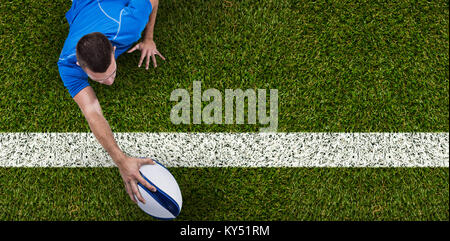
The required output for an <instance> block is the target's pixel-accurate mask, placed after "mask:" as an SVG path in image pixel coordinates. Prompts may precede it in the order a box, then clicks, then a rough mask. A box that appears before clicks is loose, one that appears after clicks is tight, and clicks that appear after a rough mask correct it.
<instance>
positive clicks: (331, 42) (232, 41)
mask: <svg viewBox="0 0 450 241" xmlns="http://www.w3.org/2000/svg"><path fill="white" fill-rule="evenodd" d="M231 2H232V4H229V3H227V2H226V1H221V0H213V1H175V0H168V1H161V3H160V8H159V12H158V19H157V23H156V26H155V39H156V44H157V46H158V49H159V50H160V52H161V53H162V54H163V55H164V56H165V57H166V58H167V61H166V62H164V61H162V60H160V59H158V68H156V69H153V68H151V69H150V70H148V71H145V69H143V68H141V69H138V68H137V64H138V61H139V56H140V53H138V52H135V53H132V54H126V53H125V54H123V55H122V56H120V57H119V59H118V64H119V65H118V66H119V69H118V76H117V80H116V83H114V85H113V86H111V87H107V86H102V85H100V84H97V83H93V84H92V85H93V87H94V90H95V91H96V93H97V96H98V98H99V100H100V103H101V105H102V108H103V111H104V114H105V117H106V119H107V120H108V121H109V124H110V125H111V128H112V130H113V131H116V132H117V131H126V132H129V131H139V132H140V131H145V132H160V131H169V132H171V131H185V132H190V131H196V132H216V131H220V132H222V131H235V132H244V131H245V132H249V131H251V132H253V131H258V130H259V127H260V126H259V125H206V124H202V125H173V124H172V123H171V121H170V110H171V108H172V107H173V106H174V105H175V103H174V102H170V101H169V98H170V93H171V92H172V91H173V90H175V89H177V88H185V89H188V90H192V82H193V81H194V80H202V81H203V86H202V87H203V88H204V89H207V88H216V89H218V90H220V91H222V93H223V92H224V90H225V89H226V88H230V89H238V88H240V89H247V88H252V89H258V88H261V89H270V88H274V89H278V91H279V127H278V130H279V131H283V132H293V131H306V132H322V131H331V132H343V131H352V132H388V131H400V132H411V131H415V132H417V131H420V132H436V131H446V132H448V131H449V118H448V116H449V112H448V104H449V64H448V63H449V54H448V52H449V28H448V27H449V10H448V8H449V5H448V1H431V2H429V1H397V2H395V3H391V2H387V3H386V2H374V1H358V3H355V2H354V1H294V0H292V1H287V0H283V1H269V0H267V1H250V0H245V1H231ZM70 4H71V2H70V1H68V0H58V1H51V2H41V1H30V0H28V1H3V2H2V4H1V6H0V26H1V28H0V35H1V39H0V46H1V56H0V72H1V75H0V82H1V83H2V84H1V85H0V93H1V97H0V98H1V99H0V130H1V131H30V132H42V131H52V132H71V131H75V132H80V131H83V132H84V131H90V130H89V126H88V124H87V122H86V121H85V119H84V117H83V116H82V114H81V112H80V110H79V109H78V107H77V105H76V104H75V102H74V101H72V100H71V98H70V96H69V94H68V92H67V90H66V89H65V87H64V86H63V84H62V81H61V80H60V77H59V73H58V68H57V65H56V62H57V60H58V56H59V54H60V51H61V49H62V46H63V43H64V40H65V38H66V36H67V34H68V24H67V21H66V20H65V17H64V14H65V12H66V11H67V10H68V9H69V8H70Z"/></svg>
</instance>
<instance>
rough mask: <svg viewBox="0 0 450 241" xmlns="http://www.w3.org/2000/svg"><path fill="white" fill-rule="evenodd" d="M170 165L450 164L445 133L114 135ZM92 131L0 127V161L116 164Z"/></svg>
mask: <svg viewBox="0 0 450 241" xmlns="http://www.w3.org/2000/svg"><path fill="white" fill-rule="evenodd" d="M114 136H115V138H116V141H117V143H118V145H119V147H120V148H121V149H122V150H123V151H124V152H125V153H126V154H128V155H131V156H135V157H150V158H154V159H157V160H159V161H161V162H162V163H163V164H165V165H167V166H169V167H449V144H448V143H449V133H446V132H445V133H302V132H294V133H114ZM114 166H115V164H114V162H113V161H112V159H111V158H110V156H109V155H108V154H107V152H106V151H105V150H104V149H103V147H102V146H101V145H100V144H99V143H98V142H97V140H96V138H95V136H94V135H93V134H92V133H21V132H12V133H0V167H114Z"/></svg>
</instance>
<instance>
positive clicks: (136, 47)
mask: <svg viewBox="0 0 450 241" xmlns="http://www.w3.org/2000/svg"><path fill="white" fill-rule="evenodd" d="M138 48H139V44H136V45H134V47H133V48H132V49H130V50H128V51H127V53H132V52H134V51H135V50H136V49H138Z"/></svg>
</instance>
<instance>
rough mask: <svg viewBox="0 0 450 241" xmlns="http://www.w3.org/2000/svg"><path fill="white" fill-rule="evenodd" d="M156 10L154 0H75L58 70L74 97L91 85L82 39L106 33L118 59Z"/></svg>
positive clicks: (139, 34)
mask: <svg viewBox="0 0 450 241" xmlns="http://www.w3.org/2000/svg"><path fill="white" fill-rule="evenodd" d="M151 12H152V5H151V3H150V0H73V3H72V7H71V8H70V10H69V11H68V12H67V13H66V18H67V21H68V22H69V26H70V30H69V35H68V36H67V39H66V41H65V42H64V47H63V49H62V51H61V55H60V56H59V60H58V69H59V74H60V76H61V79H62V81H63V83H64V86H65V87H66V88H67V90H68V91H69V94H70V95H71V96H72V98H73V97H74V96H75V95H76V94H78V92H80V91H81V90H82V89H84V88H85V87H87V86H89V82H88V76H87V74H86V73H85V72H84V70H83V69H82V68H81V67H80V66H78V65H77V64H76V63H77V57H76V46H77V43H78V40H80V39H81V38H82V37H83V36H84V35H86V34H89V33H92V32H100V33H103V34H104V35H105V36H106V37H107V38H108V39H109V40H110V41H111V44H112V45H113V47H114V46H116V52H115V58H116V59H117V57H118V56H119V55H121V54H122V53H123V52H125V51H126V50H127V49H129V48H130V47H131V46H132V45H133V44H134V43H135V42H137V41H138V40H139V39H140V38H141V33H142V31H143V30H144V28H145V26H146V25H147V22H148V20H149V17H150V14H151Z"/></svg>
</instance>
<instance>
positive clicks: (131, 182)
mask: <svg viewBox="0 0 450 241" xmlns="http://www.w3.org/2000/svg"><path fill="white" fill-rule="evenodd" d="M146 164H150V165H154V164H155V162H154V161H153V160H152V159H150V158H134V157H128V156H125V157H124V158H123V159H121V160H119V161H118V162H117V167H118V168H119V172H120V175H121V176H122V179H123V182H124V184H125V189H126V190H127V193H128V195H129V196H130V198H131V200H132V201H133V202H135V203H137V201H136V198H135V197H137V198H138V199H139V201H141V202H142V203H145V200H144V198H143V197H142V195H141V193H140V192H139V189H138V182H139V183H141V184H142V185H144V187H146V188H147V189H148V190H150V191H152V192H155V191H156V188H155V187H154V186H152V185H150V184H149V183H148V182H147V181H146V180H145V179H144V178H143V177H142V175H141V173H140V172H139V168H140V167H141V166H142V165H146Z"/></svg>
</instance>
